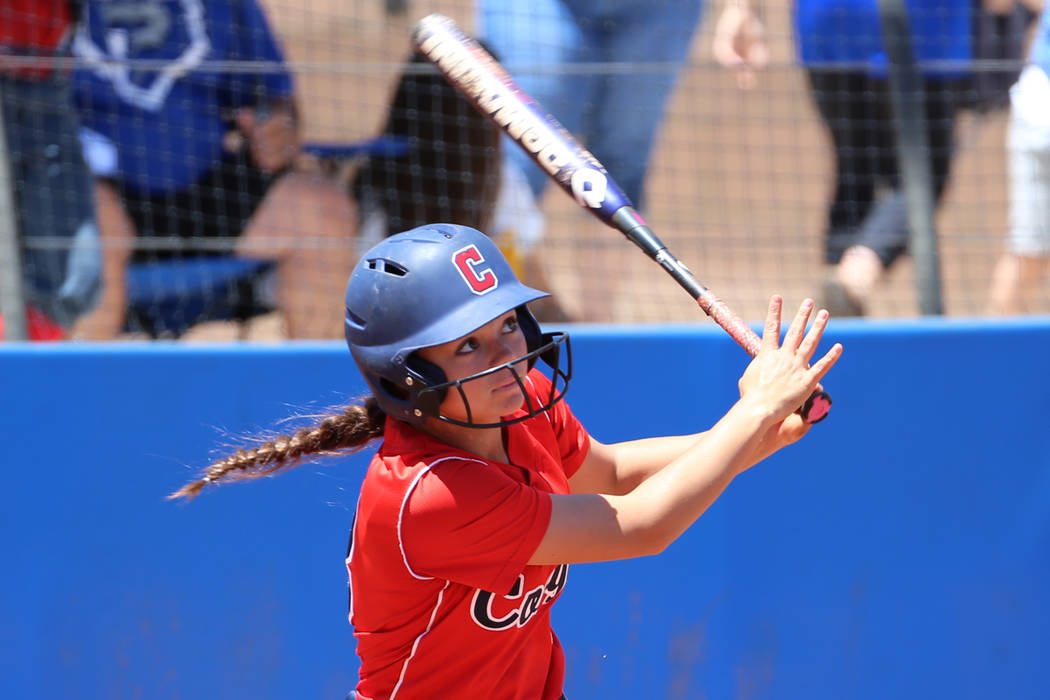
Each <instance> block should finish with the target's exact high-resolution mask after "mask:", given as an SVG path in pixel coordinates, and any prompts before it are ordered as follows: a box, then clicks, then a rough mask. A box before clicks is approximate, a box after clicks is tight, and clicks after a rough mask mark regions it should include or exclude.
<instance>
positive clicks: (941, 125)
mask: <svg viewBox="0 0 1050 700" xmlns="http://www.w3.org/2000/svg"><path fill="white" fill-rule="evenodd" d="M905 5H906V11H907V15H908V21H909V25H910V29H911V44H912V47H913V51H914V55H915V59H916V61H917V62H918V64H919V68H920V72H921V73H922V78H923V93H924V94H923V97H924V101H925V106H926V127H927V129H926V138H927V143H928V144H929V149H930V153H929V156H930V158H929V165H930V172H931V176H932V180H933V182H932V183H931V184H932V188H933V193H934V196H935V198H936V200H937V202H938V203H939V202H940V201H941V197H942V195H943V193H944V190H945V185H946V184H947V182H948V176H949V170H950V167H951V163H952V155H953V143H952V137H953V132H954V129H955V121H956V115H957V113H958V111H959V107H960V105H961V104H962V100H961V96H962V94H963V93H964V91H965V90H966V89H967V88H968V85H969V84H968V82H967V79H968V78H969V70H968V67H967V64H968V63H969V62H970V61H971V59H972V46H971V43H972V36H971V32H972V21H973V8H972V0H906V2H905ZM793 20H794V29H795V43H796V48H797V51H798V55H799V60H800V62H801V63H802V64H803V66H804V67H805V69H806V73H807V76H808V78H809V84H810V88H811V92H812V95H813V98H814V101H815V103H816V107H817V109H818V111H819V113H820V116H821V118H822V120H823V122H824V124H825V126H826V127H827V129H828V131H829V133H830V136H831V140H832V143H833V145H834V151H835V171H836V182H835V191H834V195H833V196H832V198H831V201H830V203H829V206H828V213H827V224H826V230H825V241H824V260H825V262H826V263H827V264H828V265H830V266H832V267H831V268H830V270H829V273H828V277H827V279H826V280H825V285H824V297H825V298H824V299H823V302H824V305H825V306H827V307H828V309H829V310H830V311H831V312H832V313H833V314H836V315H841V316H860V315H863V314H864V312H865V306H866V303H867V300H868V298H869V296H870V294H871V292H872V290H873V288H874V286H875V284H876V283H877V282H878V280H879V279H880V277H881V276H882V274H883V272H884V271H885V270H886V269H887V268H889V267H890V265H892V264H893V263H894V262H895V261H896V260H897V259H899V258H900V256H901V255H902V254H903V253H904V252H905V251H906V249H907V242H908V235H909V229H908V213H907V205H906V202H905V194H904V191H903V188H902V187H901V177H900V170H899V165H898V162H897V153H896V145H895V143H896V138H895V135H894V127H893V121H894V119H893V113H892V106H891V105H892V101H891V97H890V93H889V86H888V76H887V58H886V49H885V47H884V44H883V39H882V29H881V24H880V19H879V8H878V0H796V2H795V5H794V10H793ZM712 48H713V52H714V55H715V58H716V60H717V61H718V62H719V63H721V64H722V65H724V66H727V67H731V68H734V69H735V70H737V71H738V72H739V76H740V79H739V81H738V82H740V84H741V85H742V86H745V87H746V86H748V85H751V84H753V83H754V71H755V70H756V69H758V68H761V67H762V66H763V65H764V63H765V60H766V56H767V55H768V50H767V48H766V45H765V36H764V29H763V26H762V23H761V21H760V20H759V18H758V17H757V15H756V14H755V13H754V11H753V10H752V8H751V7H750V5H749V3H748V2H747V0H733V1H732V2H731V3H730V4H728V5H727V6H726V7H725V8H724V9H723V11H722V14H721V16H720V17H719V20H718V23H717V26H716V29H715V38H714V44H713V47H712Z"/></svg>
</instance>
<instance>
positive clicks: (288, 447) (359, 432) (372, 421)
mask: <svg viewBox="0 0 1050 700" xmlns="http://www.w3.org/2000/svg"><path fill="white" fill-rule="evenodd" d="M385 421H386V414H384V413H383V409H381V408H379V404H378V403H377V402H376V400H375V398H373V397H369V398H368V399H366V400H365V401H364V403H363V405H359V404H354V405H351V406H347V408H346V410H344V411H343V412H342V413H340V414H337V415H331V416H327V417H326V418H324V419H323V420H321V422H320V423H317V424H316V425H314V426H312V427H309V428H303V429H301V430H298V431H296V432H295V434H293V435H281V436H279V437H276V438H273V439H272V440H268V441H266V442H264V443H262V444H260V445H258V446H257V447H253V448H249V449H244V448H240V449H238V450H237V451H236V452H234V453H233V454H231V455H229V456H227V457H224V458H223V459H220V460H218V461H217V462H213V463H212V464H211V465H210V466H208V467H207V468H206V469H205V470H204V474H203V476H202V477H201V478H200V479H197V480H196V481H191V482H190V483H188V484H186V485H185V486H183V487H182V488H181V489H179V490H178V491H176V492H175V493H172V494H170V495H169V496H168V499H169V500H173V499H176V498H185V499H187V500H189V499H191V498H193V497H194V496H196V495H197V494H199V493H200V492H201V489H203V488H204V487H205V486H207V485H208V484H215V483H218V482H220V481H241V480H243V479H258V478H259V477H262V476H267V475H269V474H273V473H274V472H278V471H281V470H284V469H290V468H291V467H294V466H298V465H299V464H302V463H303V462H304V461H309V459H310V458H311V457H312V456H315V455H316V456H323V455H325V454H331V453H332V452H334V451H336V450H347V449H348V450H357V449H360V448H362V447H364V446H365V445H366V444H367V443H369V442H370V441H372V440H374V439H375V438H379V437H382V436H383V424H384V423H385Z"/></svg>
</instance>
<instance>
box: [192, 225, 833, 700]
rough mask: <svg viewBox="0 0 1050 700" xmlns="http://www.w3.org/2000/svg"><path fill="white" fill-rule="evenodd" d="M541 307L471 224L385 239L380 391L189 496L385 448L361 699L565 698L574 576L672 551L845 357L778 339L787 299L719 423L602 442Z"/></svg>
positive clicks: (359, 307)
mask: <svg viewBox="0 0 1050 700" xmlns="http://www.w3.org/2000/svg"><path fill="white" fill-rule="evenodd" d="M544 296H546V294H545V293H543V292H540V291H537V290H535V289H531V288H529V287H526V286H525V285H523V284H521V283H520V282H519V281H518V280H517V279H516V278H515V276H514V273H513V272H512V270H511V268H510V266H509V265H508V264H507V261H506V260H505V259H504V257H503V256H502V255H501V254H500V252H499V250H498V248H496V246H495V245H494V244H493V243H492V241H491V240H490V239H489V238H487V237H486V236H485V235H483V234H481V233H479V232H478V231H475V230H474V229H470V228H466V227H463V226H454V225H450V224H433V225H428V226H423V227H419V228H416V229H413V230H411V231H408V232H405V233H401V234H397V235H394V236H391V237H390V238H387V239H386V240H384V241H382V242H381V243H379V244H378V245H376V246H375V247H374V248H372V250H371V251H369V252H368V253H366V254H365V255H364V256H363V258H362V259H361V261H360V262H359V263H358V265H357V266H356V268H355V269H354V271H353V274H352V275H351V277H350V283H349V285H348V287H347V291H346V337H347V343H348V344H349V346H350V352H351V353H352V354H353V357H354V360H355V361H356V363H357V366H358V368H359V369H360V371H361V374H362V375H363V376H364V378H365V380H366V381H367V382H368V384H369V386H370V388H371V390H372V397H371V398H369V399H368V400H367V401H365V402H364V404H363V405H360V406H357V405H355V406H351V407H349V408H347V409H346V411H345V412H344V413H343V414H341V415H337V416H331V417H328V418H326V419H324V420H323V421H321V423H320V424H318V425H317V426H316V427H313V428H305V429H303V430H300V431H299V432H297V433H296V434H295V435H292V436H287V437H282V438H278V439H276V440H274V441H271V442H268V443H266V444H264V445H261V446H260V447H258V448H256V449H251V450H246V451H244V450H242V451H238V452H237V453H235V454H233V455H231V456H229V457H227V458H226V459H223V460H221V461H218V462H216V463H214V464H212V465H211V466H210V467H208V469H207V470H206V471H205V473H204V476H203V478H201V479H200V480H198V481H195V482H192V483H189V484H187V485H186V486H184V487H183V488H182V489H180V490H179V491H177V492H176V493H175V494H173V497H180V496H182V497H192V496H195V495H196V494H197V493H198V492H199V491H200V490H201V489H202V488H203V487H204V486H206V485H208V484H211V483H214V482H219V481H232V480H238V479H245V478H254V477H259V476H263V475H266V474H270V473H273V472H275V471H278V470H281V469H284V468H286V467H288V466H291V465H292V464H294V463H296V462H297V461H298V460H301V459H302V458H304V457H309V456H316V455H319V454H320V453H323V452H329V451H332V450H339V449H355V448H360V447H362V446H363V445H364V444H365V443H367V442H368V441H370V440H372V439H373V438H380V437H381V438H383V442H382V444H381V445H380V447H379V450H378V452H377V454H376V455H375V457H374V458H373V459H372V462H371V465H370V466H369V468H368V472H367V474H366V476H365V478H364V483H363V485H362V487H361V494H360V498H359V501H358V506H357V513H356V516H355V521H354V525H353V527H352V533H351V539H350V547H349V552H348V555H347V560H346V563H347V567H348V570H349V575H350V622H351V624H352V625H353V626H354V634H355V636H356V637H357V653H358V655H359V656H360V657H361V668H360V680H359V683H358V685H357V691H356V692H357V697H358V698H362V699H365V698H367V699H369V700H381V699H382V700H385V699H387V698H397V699H399V700H412V699H415V698H428V699H429V698H434V697H449V696H450V695H454V696H455V697H467V698H508V699H511V698H513V699H521V700H525V699H528V700H536V699H537V698H541V699H542V700H557V699H558V698H560V697H562V681H563V678H564V658H563V654H562V650H561V646H560V645H559V643H558V639H557V637H555V636H554V634H553V632H552V630H551V624H550V608H551V605H552V604H553V603H554V601H555V600H557V598H558V596H559V595H560V594H561V592H562V590H563V588H564V586H565V583H566V574H567V565H568V564H571V563H574V562H588V561H602V560H613V559H623V558H627V557H637V556H643V555H649V554H655V553H658V552H660V551H662V550H663V549H664V548H665V547H667V545H668V544H670V543H671V542H672V541H673V540H674V539H675V538H676V537H678V536H679V535H680V534H681V533H682V532H684V531H685V529H686V528H687V527H689V525H690V524H692V523H693V521H695V520H696V519H697V518H698V517H699V516H700V515H701V514H702V513H703V512H704V511H705V510H706V509H707V508H708V507H709V506H710V505H711V503H712V502H714V500H715V499H716V498H717V497H718V496H719V494H721V493H722V491H723V490H724V489H725V488H726V486H728V485H729V482H730V481H731V480H732V479H733V477H734V476H736V475H737V474H739V473H741V472H742V471H744V470H745V469H747V468H748V467H750V466H751V465H753V464H755V463H756V462H758V461H759V460H761V459H763V458H765V457H766V456H768V455H770V454H772V453H773V452H775V451H776V450H778V449H780V448H781V447H783V446H785V445H787V444H789V443H791V442H794V441H795V440H797V439H799V438H801V437H802V436H803V435H804V434H805V432H806V431H807V429H808V426H807V425H805V424H803V422H802V420H801V419H800V418H799V417H798V415H796V414H795V413H794V411H795V410H796V409H798V408H799V407H800V406H801V405H802V403H803V401H804V400H805V399H806V397H808V396H809V395H810V394H811V393H812V392H813V391H814V390H815V389H816V388H817V386H818V382H819V381H820V379H821V377H823V376H824V374H825V373H826V372H827V371H828V370H829V369H830V368H831V366H832V365H833V364H834V363H835V361H836V360H837V359H838V357H839V356H840V354H841V351H842V348H841V346H840V345H837V344H836V345H835V346H834V347H833V348H832V349H831V350H829V351H828V353H827V354H826V355H824V356H823V357H822V358H820V360H818V361H816V362H815V363H813V364H812V366H811V365H810V359H811V357H812V355H813V353H814V350H815V348H816V346H817V343H818V341H819V340H820V338H821V335H822V333H823V331H824V328H825V325H826V323H827V318H828V316H827V313H826V312H824V311H821V312H820V313H818V314H817V316H816V318H815V320H814V323H813V326H812V328H811V329H810V331H809V332H808V333H806V332H805V326H806V323H807V321H808V319H809V316H810V313H811V310H812V302H810V301H808V300H807V301H806V302H805V303H803V305H802V306H801V308H800V309H799V311H798V314H797V315H796V316H795V318H794V320H793V321H792V323H791V327H790V328H789V329H788V331H787V334H786V336H785V338H784V342H783V344H780V343H779V335H780V305H781V301H780V298H779V297H773V298H772V300H771V301H770V305H769V314H768V317H767V319H766V327H765V333H764V335H763V344H762V349H761V351H760V352H759V353H758V355H757V357H756V358H755V359H754V360H753V361H752V363H751V364H750V365H749V366H748V368H747V370H746V371H745V372H744V374H743V376H742V377H741V378H740V382H739V385H740V393H741V398H740V400H739V401H738V402H737V403H736V404H735V405H734V406H733V407H732V408H731V409H730V410H729V411H728V412H727V413H726V414H725V416H723V417H722V419H721V420H719V421H718V423H717V424H716V425H714V426H713V427H712V428H711V429H710V430H708V431H706V432H703V433H699V434H696V435H687V436H676V437H662V438H652V439H646V440H635V441H631V442H622V443H617V444H602V443H600V442H598V441H597V440H595V439H594V438H593V437H591V436H590V435H589V434H588V433H587V431H586V430H585V429H584V427H583V426H582V425H581V424H580V422H579V421H578V420H577V419H576V418H575V416H573V414H572V411H571V410H570V409H569V406H568V404H567V403H566V402H565V401H564V400H563V397H564V395H565V392H566V391H567V389H568V385H569V381H570V379H571V366H572V360H571V350H570V344H569V338H568V336H567V335H566V334H564V333H543V332H541V330H540V328H539V325H538V324H537V323H536V321H535V319H534V317H533V316H532V314H531V313H530V312H529V310H528V307H527V304H528V303H529V302H532V301H534V300H536V299H540V298H542V297H544ZM538 362H543V363H544V364H545V365H547V367H548V368H549V369H548V372H549V376H550V378H548V375H547V374H545V373H544V372H541V371H540V370H539V369H537V368H535V365H536V364H537V363H538Z"/></svg>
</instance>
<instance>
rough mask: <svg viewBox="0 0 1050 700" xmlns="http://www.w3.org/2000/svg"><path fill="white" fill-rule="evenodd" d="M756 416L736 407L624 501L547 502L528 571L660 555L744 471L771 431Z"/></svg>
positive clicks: (591, 497)
mask: <svg viewBox="0 0 1050 700" xmlns="http://www.w3.org/2000/svg"><path fill="white" fill-rule="evenodd" d="M761 411H762V409H761V407H756V406H754V405H753V404H752V403H751V402H748V401H741V402H738V403H737V404H736V405H735V406H734V407H733V408H732V409H731V410H730V411H729V413H727V414H726V415H725V416H724V417H723V418H722V420H720V421H719V422H718V424H716V425H715V426H714V427H713V428H712V429H711V430H710V431H708V433H706V435H705V436H704V439H703V440H698V441H696V442H695V443H694V444H693V446H692V447H690V448H688V449H686V450H685V452H684V453H683V454H681V455H680V456H678V457H677V458H675V459H673V460H672V461H671V462H670V463H669V464H667V465H666V466H664V467H663V468H661V469H659V470H658V471H656V472H655V473H654V474H652V476H650V477H649V478H647V479H645V480H643V481H642V482H641V483H640V484H638V485H637V486H636V487H635V488H634V489H632V490H631V491H630V492H629V493H626V494H624V495H606V494H584V493H581V494H576V493H573V494H570V495H564V496H563V495H554V496H551V504H552V508H551V518H550V523H549V525H548V527H547V532H546V534H545V535H544V537H543V539H542V540H541V542H540V544H539V546H538V547H537V549H536V551H535V552H534V553H533V555H532V557H531V558H530V560H529V563H530V564H563V563H570V564H571V563H577V562H587V561H609V560H614V559H626V558H630V557H638V556H646V555H650V554H657V553H659V552H661V551H663V550H664V549H665V548H666V547H667V545H669V544H670V543H671V542H673V541H674V540H675V539H676V538H677V537H678V536H679V535H681V534H682V532H684V531H685V530H686V528H688V527H689V526H690V525H691V524H692V523H693V522H694V521H695V520H696V519H697V518H699V517H700V515H701V514H703V512H704V511H706V510H707V508H708V507H710V505H711V504H712V503H714V501H715V499H717V498H718V496H719V495H721V493H722V492H723V491H724V490H725V488H726V487H727V486H728V485H729V482H730V481H732V479H733V478H734V477H735V476H736V475H737V474H739V473H741V472H742V471H744V470H745V469H746V468H747V466H748V464H749V463H750V462H751V459H750V454H751V452H752V451H753V450H754V449H755V447H756V445H757V442H758V441H759V439H760V436H761V434H762V433H763V432H764V430H765V429H766V428H767V427H769V425H770V423H769V421H770V419H771V417H770V416H763V415H762V413H761ZM574 488H575V487H574Z"/></svg>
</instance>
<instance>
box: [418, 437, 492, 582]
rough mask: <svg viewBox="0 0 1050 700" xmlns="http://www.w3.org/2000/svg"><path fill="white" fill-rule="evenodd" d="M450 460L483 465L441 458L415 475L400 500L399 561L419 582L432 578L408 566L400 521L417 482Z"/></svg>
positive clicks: (464, 458)
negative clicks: (421, 574)
mask: <svg viewBox="0 0 1050 700" xmlns="http://www.w3.org/2000/svg"><path fill="white" fill-rule="evenodd" d="M450 459H456V460H459V461H461V462H477V463H478V464H482V465H484V464H485V462H483V461H481V460H480V459H471V458H470V457H442V458H441V459H439V460H437V461H436V462H432V463H430V464H428V465H427V466H426V468H425V469H420V470H419V473H418V474H416V476H415V478H413V479H412V483H411V484H409V485H408V489H407V490H406V491H405V497H404V498H403V499H402V500H401V510H400V511H398V514H397V546H398V547H399V548H400V549H401V561H402V562H404V564H405V569H407V570H408V573H410V574H412V576H413V577H415V578H417V579H419V580H420V581H430V580H432V579H433V578H434V577H433V576H420V575H419V574H417V573H416V572H415V571H413V570H412V567H411V565H409V563H408V556H407V555H406V554H405V539H404V538H403V537H402V536H401V520H402V518H404V516H405V506H406V505H408V497H409V496H411V495H412V492H413V491H414V490H415V488H416V484H418V483H419V480H420V479H422V478H423V475H425V474H426V473H427V472H428V471H430V470H431V469H433V468H434V467H436V466H437V465H439V464H441V463H442V462H446V461H448V460H450Z"/></svg>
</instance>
